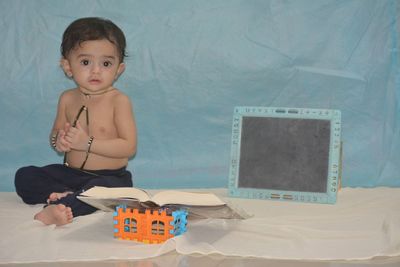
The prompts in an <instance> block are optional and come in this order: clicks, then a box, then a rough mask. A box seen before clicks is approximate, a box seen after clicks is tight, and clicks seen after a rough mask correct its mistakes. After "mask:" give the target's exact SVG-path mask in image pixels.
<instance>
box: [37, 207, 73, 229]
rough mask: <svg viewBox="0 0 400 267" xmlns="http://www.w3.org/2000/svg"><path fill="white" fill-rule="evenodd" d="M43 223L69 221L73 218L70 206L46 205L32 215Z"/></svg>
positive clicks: (57, 223) (64, 222)
mask: <svg viewBox="0 0 400 267" xmlns="http://www.w3.org/2000/svg"><path fill="white" fill-rule="evenodd" d="M34 219H35V220H39V221H41V222H43V223H44V224H47V225H49V224H55V225H57V226H58V225H64V224H67V223H71V222H72V219H73V215H72V211H71V208H69V207H66V206H65V205H63V204H57V205H48V206H47V207H45V208H44V209H43V210H42V211H40V212H39V213H37V214H36V215H35V217H34Z"/></svg>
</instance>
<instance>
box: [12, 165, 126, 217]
mask: <svg viewBox="0 0 400 267" xmlns="http://www.w3.org/2000/svg"><path fill="white" fill-rule="evenodd" d="M93 186H105V187H131V186H132V175H131V173H130V172H129V171H127V170H126V169H125V168H121V169H117V170H96V171H82V170H79V169H74V168H70V167H67V166H65V165H62V164H52V165H47V166H44V167H36V166H28V167H22V168H20V169H19V170H18V171H17V172H16V174H15V189H16V192H17V194H18V195H19V196H20V197H21V198H22V200H23V201H24V202H25V203H27V204H40V203H46V201H47V199H48V198H49V195H50V194H51V193H53V192H60V193H62V192H66V191H71V192H73V194H69V195H67V196H66V197H64V198H62V199H60V200H57V201H54V202H51V203H50V204H64V205H65V206H67V207H70V208H71V209H72V213H73V215H74V217H77V216H81V215H86V214H90V213H93V212H94V211H96V208H94V207H92V206H90V205H88V204H86V203H84V202H82V201H80V200H79V199H77V198H76V196H77V195H79V194H80V193H82V192H83V191H86V190H88V189H89V188H91V187H93ZM46 204H47V203H46Z"/></svg>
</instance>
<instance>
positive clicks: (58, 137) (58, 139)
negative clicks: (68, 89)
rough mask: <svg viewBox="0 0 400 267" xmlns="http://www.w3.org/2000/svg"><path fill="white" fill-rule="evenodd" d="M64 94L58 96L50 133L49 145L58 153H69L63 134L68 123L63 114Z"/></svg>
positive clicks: (68, 145)
mask: <svg viewBox="0 0 400 267" xmlns="http://www.w3.org/2000/svg"><path fill="white" fill-rule="evenodd" d="M66 97H67V96H66V94H65V93H63V94H62V95H61V96H60V99H59V101H58V106H57V115H56V118H55V120H54V123H53V128H52V130H51V133H50V143H51V145H52V146H53V148H54V149H55V150H57V151H58V152H68V151H70V144H69V142H68V141H67V140H66V139H65V133H66V132H67V131H68V129H69V123H68V122H67V117H66V114H65V101H66Z"/></svg>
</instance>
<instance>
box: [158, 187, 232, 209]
mask: <svg viewBox="0 0 400 267" xmlns="http://www.w3.org/2000/svg"><path fill="white" fill-rule="evenodd" d="M151 201H153V202H154V203H156V204H158V205H160V206H163V205H166V204H180V205H189V206H221V205H225V202H223V201H222V200H221V199H219V198H218V197H217V196H216V195H214V194H212V193H192V192H183V191H175V190H167V191H162V192H158V193H156V194H155V195H154V196H153V197H152V198H151Z"/></svg>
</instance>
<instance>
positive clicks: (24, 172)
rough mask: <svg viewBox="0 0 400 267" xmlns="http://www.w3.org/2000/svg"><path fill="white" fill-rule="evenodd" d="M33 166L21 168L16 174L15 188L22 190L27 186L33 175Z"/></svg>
mask: <svg viewBox="0 0 400 267" xmlns="http://www.w3.org/2000/svg"><path fill="white" fill-rule="evenodd" d="M32 168H33V166H28V167H22V168H19V169H18V170H17V171H16V173H15V179H14V183H15V188H17V189H18V188H21V187H25V186H26V182H27V179H29V177H30V176H31V175H32Z"/></svg>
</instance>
